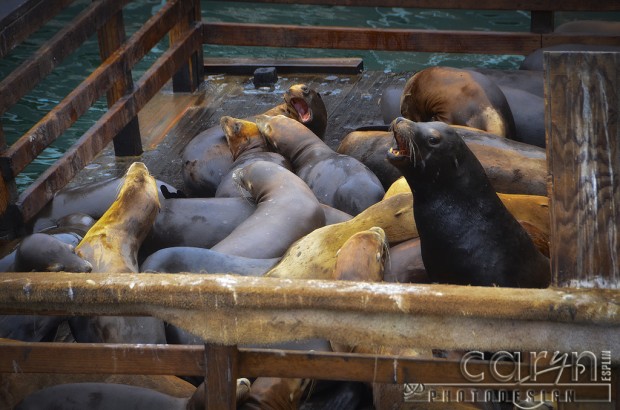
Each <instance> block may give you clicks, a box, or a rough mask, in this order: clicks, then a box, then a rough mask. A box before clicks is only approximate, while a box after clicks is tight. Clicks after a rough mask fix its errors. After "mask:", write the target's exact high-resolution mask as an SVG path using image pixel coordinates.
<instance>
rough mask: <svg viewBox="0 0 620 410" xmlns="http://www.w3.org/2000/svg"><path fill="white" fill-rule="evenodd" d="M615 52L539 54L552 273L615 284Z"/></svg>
mask: <svg viewBox="0 0 620 410" xmlns="http://www.w3.org/2000/svg"><path fill="white" fill-rule="evenodd" d="M619 65H620V53H607V52H604V53H603V52H598V53H597V52H546V53H545V54H544V70H545V98H546V112H545V122H546V134H547V161H548V165H549V176H550V184H551V185H550V200H551V202H550V213H551V238H550V239H551V248H550V251H551V273H552V280H553V284H554V285H556V286H573V287H582V286H590V287H607V288H612V287H613V288H617V287H618V286H620V259H619V256H618V255H619V253H620V252H619V251H620V124H619V118H618V107H619V106H620V100H619V96H618V91H619V90H620V74H619V71H618V66H619Z"/></svg>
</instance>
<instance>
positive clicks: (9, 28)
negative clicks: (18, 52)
mask: <svg viewBox="0 0 620 410" xmlns="http://www.w3.org/2000/svg"><path fill="white" fill-rule="evenodd" d="M74 1H75V0H57V1H45V0H28V1H26V0H13V1H11V0H4V1H3V2H2V5H1V6H0V8H2V10H1V12H0V58H4V57H5V56H6V55H7V54H8V53H10V52H11V50H12V49H14V48H15V47H16V46H17V45H19V44H20V43H21V42H22V41H24V40H25V39H26V38H28V36H29V35H30V34H32V33H34V32H35V31H36V30H38V29H39V28H40V27H41V26H42V25H44V24H45V23H46V22H47V21H49V20H50V19H51V18H52V17H54V16H55V15H56V14H57V13H58V12H59V11H60V10H62V9H64V8H65V7H67V6H68V5H70V4H71V3H73V2H74ZM5 7H6V9H4V8H5ZM13 7H14V8H13Z"/></svg>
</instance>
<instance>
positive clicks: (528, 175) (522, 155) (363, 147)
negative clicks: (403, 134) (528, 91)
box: [338, 125, 547, 195]
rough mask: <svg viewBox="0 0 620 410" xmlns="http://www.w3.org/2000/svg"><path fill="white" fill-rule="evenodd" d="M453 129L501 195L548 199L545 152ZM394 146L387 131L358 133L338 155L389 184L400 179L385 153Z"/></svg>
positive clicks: (344, 143) (345, 142)
mask: <svg viewBox="0 0 620 410" xmlns="http://www.w3.org/2000/svg"><path fill="white" fill-rule="evenodd" d="M453 127H454V128H455V129H456V132H457V133H458V134H459V135H460V136H461V137H462V138H463V140H465V143H466V144H467V146H468V147H469V148H470V149H471V150H472V151H473V152H474V154H475V155H476V158H478V160H479V161H480V163H482V166H483V167H484V169H485V172H486V174H487V177H488V178H489V179H490V181H491V184H492V185H493V187H494V188H495V190H496V191H497V192H504V193H512V194H530V195H547V159H546V153H545V150H544V149H543V148H540V147H535V146H532V145H529V144H524V143H520V142H516V141H513V140H509V139H506V138H503V137H499V136H497V135H494V134H489V133H487V132H485V131H481V130H478V129H475V128H469V127H461V126H456V125H455V126H453ZM392 142H393V136H392V133H391V132H389V131H388V130H387V129H386V130H385V131H380V130H376V131H357V132H353V133H352V134H349V135H347V136H346V137H345V139H343V141H342V143H341V146H340V147H339V148H338V152H341V153H344V154H347V155H351V156H353V157H355V158H357V159H358V160H359V161H361V162H363V163H364V164H365V165H367V166H368V167H369V168H370V169H371V170H372V171H373V172H374V173H376V174H377V175H381V176H382V177H383V180H382V184H387V183H388V182H389V181H391V180H392V179H394V178H395V177H396V175H395V174H394V170H395V169H396V168H395V167H394V166H393V165H392V164H390V163H388V162H387V161H386V160H385V152H386V151H387V150H389V149H390V147H391V146H392ZM379 153H381V154H380V155H379ZM381 157H383V159H381ZM387 175H389V176H388V177H386V176H387ZM400 176H402V175H401V174H400V171H399V172H398V177H400ZM396 179H397V178H396ZM386 189H388V190H389V188H386Z"/></svg>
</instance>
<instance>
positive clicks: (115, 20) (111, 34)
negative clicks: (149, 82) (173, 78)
mask: <svg viewBox="0 0 620 410" xmlns="http://www.w3.org/2000/svg"><path fill="white" fill-rule="evenodd" d="M98 37H99V55H100V56H101V61H105V59H106V58H108V57H109V56H110V55H111V54H112V53H114V52H115V51H116V50H117V49H118V48H119V47H120V46H121V44H123V42H124V41H125V39H126V34H125V25H124V23H123V11H122V10H119V11H118V13H116V14H115V15H114V16H113V17H112V18H111V19H110V20H108V22H107V23H106V24H104V25H103V26H102V27H101V29H99V31H98ZM131 91H133V79H132V78H131V70H127V71H126V72H125V75H123V76H122V77H120V78H119V79H118V81H116V82H115V83H114V84H113V85H112V88H111V89H110V90H109V91H108V93H107V99H108V107H111V106H112V105H113V104H114V103H115V102H116V101H117V100H118V99H119V98H121V97H122V96H123V95H125V94H127V93H129V92H131ZM114 152H115V154H116V155H117V156H134V155H140V154H142V141H141V138H140V125H139V123H138V117H137V116H135V117H133V119H132V120H131V121H130V122H129V123H128V124H127V125H126V126H125V127H124V128H123V129H122V130H121V131H120V132H119V133H118V134H117V135H116V137H114Z"/></svg>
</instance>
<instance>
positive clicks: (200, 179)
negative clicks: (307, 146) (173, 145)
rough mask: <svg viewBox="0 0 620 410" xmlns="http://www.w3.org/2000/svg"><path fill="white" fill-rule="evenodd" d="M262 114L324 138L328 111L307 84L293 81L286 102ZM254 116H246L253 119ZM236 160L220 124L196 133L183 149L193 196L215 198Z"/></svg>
mask: <svg viewBox="0 0 620 410" xmlns="http://www.w3.org/2000/svg"><path fill="white" fill-rule="evenodd" d="M263 114H267V115H286V116H287V117H290V118H293V119H295V120H297V121H299V122H301V123H302V124H304V125H306V126H307V127H308V128H310V129H312V130H313V132H315V133H316V134H317V135H318V136H320V137H321V138H323V136H324V135H325V129H326V127H327V110H326V108H325V103H324V102H323V99H322V98H321V95H320V94H319V93H317V92H316V91H315V90H313V89H312V88H310V87H308V86H307V85H305V84H294V85H292V86H291V87H290V88H289V89H288V90H287V91H286V93H285V94H284V103H282V104H280V105H278V106H276V107H273V108H271V109H269V110H267V111H266V112H264V113H263ZM254 118H255V116H251V117H249V118H246V119H247V120H249V121H252V120H253V119H254ZM232 163H233V159H232V155H231V154H230V149H229V148H228V144H227V143H226V138H225V136H224V132H223V131H222V128H221V127H220V126H219V125H216V126H213V127H211V128H209V129H207V130H205V131H203V132H201V133H200V134H198V135H197V136H195V137H194V138H193V139H192V140H191V141H190V142H189V144H187V146H186V147H185V150H184V151H183V182H184V185H185V188H186V190H187V191H188V193H189V194H191V195H193V196H201V197H212V196H213V195H215V192H216V190H217V187H218V186H219V184H220V182H221V180H222V177H223V176H224V175H226V173H227V172H228V171H229V169H230V166H231V165H232Z"/></svg>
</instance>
